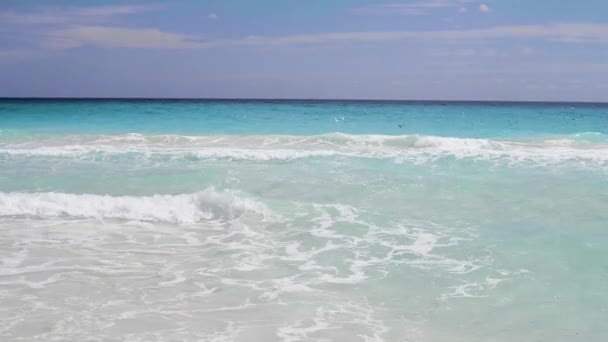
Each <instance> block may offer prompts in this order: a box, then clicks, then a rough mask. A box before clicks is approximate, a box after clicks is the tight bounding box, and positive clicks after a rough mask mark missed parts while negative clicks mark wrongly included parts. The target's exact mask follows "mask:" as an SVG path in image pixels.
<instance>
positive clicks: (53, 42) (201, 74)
mask: <svg viewBox="0 0 608 342" xmlns="http://www.w3.org/2000/svg"><path fill="white" fill-rule="evenodd" d="M606 13H608V1H605V0H579V1H573V0H560V1H557V0H481V1H478V0H387V1H369V0H331V1H330V0H324V1H322V0H307V1H304V0H257V1H254V0H223V1H222V0H197V1H94V0H92V1H75V0H72V1H69V0H65V1H59V0H57V1H23V0H2V1H0V96H61V97H222V98H234V97H246V98H353V99H361V98H363V99H446V100H553V101H559V100H569V101H608V16H607V15H606Z"/></svg>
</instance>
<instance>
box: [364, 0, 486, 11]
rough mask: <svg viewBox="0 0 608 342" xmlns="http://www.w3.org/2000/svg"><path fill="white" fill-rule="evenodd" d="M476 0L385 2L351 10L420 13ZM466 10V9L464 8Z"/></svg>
mask: <svg viewBox="0 0 608 342" xmlns="http://www.w3.org/2000/svg"><path fill="white" fill-rule="evenodd" d="M473 1H476V0H418V1H414V2H407V3H387V4H380V5H369V6H363V7H357V8H353V9H352V12H354V13H357V14H361V15H374V14H401V15H422V14H426V13H428V12H430V11H432V10H438V9H446V8H454V7H456V8H458V7H459V6H462V4H463V3H468V2H473ZM465 10H466V9H465Z"/></svg>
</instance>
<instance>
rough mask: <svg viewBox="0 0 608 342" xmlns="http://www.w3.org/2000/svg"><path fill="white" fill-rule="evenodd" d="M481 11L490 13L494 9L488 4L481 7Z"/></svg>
mask: <svg viewBox="0 0 608 342" xmlns="http://www.w3.org/2000/svg"><path fill="white" fill-rule="evenodd" d="M479 10H480V11H481V12H490V11H492V9H491V8H490V6H488V5H486V4H481V5H479Z"/></svg>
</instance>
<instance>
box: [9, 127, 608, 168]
mask: <svg viewBox="0 0 608 342" xmlns="http://www.w3.org/2000/svg"><path fill="white" fill-rule="evenodd" d="M0 154H5V155H7V154H8V155H18V156H33V157H35V156H51V157H77V158H91V159H101V160H104V159H106V158H113V157H116V156H127V157H133V158H170V159H176V158H178V159H180V158H181V159H186V160H192V159H193V160H208V159H234V160H253V161H270V160H294V159H300V158H318V157H332V156H344V157H362V158H385V159H394V160H397V161H404V160H409V161H414V162H424V161H428V160H435V159H437V158H443V157H454V158H458V159H461V158H472V159H479V160H494V161H496V160H500V161H507V162H533V163H545V164H555V163H560V162H566V161H579V162H583V163H584V164H585V165H596V166H597V165H600V166H606V165H607V164H608V139H606V137H605V136H604V135H602V134H597V133H591V132H588V133H581V134H575V135H567V136H554V137H546V138H543V139H536V140H493V139H477V138H455V137H439V136H423V135H399V136H390V135H351V134H344V133H331V134H322V135H313V136H289V135H257V136H255V135H254V136H179V135H150V136H148V135H141V134H127V135H119V136H70V137H61V138H57V137H56V138H50V139H40V140H34V141H27V142H22V143H12V144H3V145H0Z"/></svg>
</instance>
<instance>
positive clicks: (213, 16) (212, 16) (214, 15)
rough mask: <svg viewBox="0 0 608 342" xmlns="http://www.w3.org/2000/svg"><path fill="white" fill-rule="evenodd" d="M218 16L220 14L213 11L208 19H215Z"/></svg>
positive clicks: (208, 15)
mask: <svg viewBox="0 0 608 342" xmlns="http://www.w3.org/2000/svg"><path fill="white" fill-rule="evenodd" d="M217 18H218V16H217V14H216V13H214V12H211V13H209V14H207V19H211V20H215V19H217Z"/></svg>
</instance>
